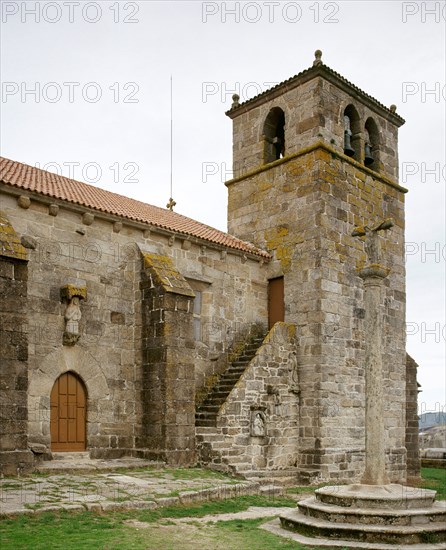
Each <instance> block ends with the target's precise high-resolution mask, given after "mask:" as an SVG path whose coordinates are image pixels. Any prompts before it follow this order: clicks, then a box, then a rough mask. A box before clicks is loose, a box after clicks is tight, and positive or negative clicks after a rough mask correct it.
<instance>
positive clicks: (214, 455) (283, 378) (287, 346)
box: [197, 323, 299, 476]
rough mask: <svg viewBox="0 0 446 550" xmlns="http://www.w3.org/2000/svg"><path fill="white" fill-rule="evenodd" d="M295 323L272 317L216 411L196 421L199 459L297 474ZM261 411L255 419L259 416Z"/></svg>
mask: <svg viewBox="0 0 446 550" xmlns="http://www.w3.org/2000/svg"><path fill="white" fill-rule="evenodd" d="M295 356H296V329H295V327H294V326H293V325H290V324H287V323H276V324H275V325H274V327H273V328H272V329H271V331H270V333H269V334H268V336H267V337H266V338H265V340H264V342H263V344H262V346H261V347H260V348H259V350H258V351H257V353H256V355H255V357H254V359H252V361H251V363H250V364H249V366H248V367H247V369H246V370H245V372H244V374H243V375H242V376H241V378H240V379H239V381H238V382H237V384H236V385H235V387H234V388H233V390H232V391H231V393H230V394H229V396H228V398H227V400H226V402H225V403H224V404H223V406H222V407H221V409H220V410H219V413H218V418H217V426H216V427H197V452H198V457H199V460H200V462H201V463H202V464H205V465H208V466H210V467H212V468H215V469H218V470H222V471H232V472H235V473H240V474H243V475H248V476H256V475H262V472H263V473H266V474H268V473H269V474H272V473H274V472H276V473H277V472H279V473H280V472H282V473H283V475H284V476H285V475H290V470H294V475H295V476H297V465H298V456H299V389H298V385H299V382H298V378H297V364H296V361H295ZM259 417H260V419H259ZM256 423H258V426H256Z"/></svg>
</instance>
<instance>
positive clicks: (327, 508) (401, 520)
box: [298, 497, 446, 525]
mask: <svg viewBox="0 0 446 550" xmlns="http://www.w3.org/2000/svg"><path fill="white" fill-rule="evenodd" d="M298 508H299V510H300V512H302V514H304V515H306V516H311V517H313V518H317V519H322V520H327V521H328V520H329V521H331V522H334V523H360V524H363V525H377V524H379V525H426V524H427V525H428V524H431V523H438V522H442V523H443V524H444V525H446V501H442V502H435V503H434V504H433V506H432V507H431V508H423V509H421V508H420V509H413V510H389V509H388V508H382V509H378V508H372V509H370V508H353V509H352V508H348V507H346V506H335V505H332V504H331V505H330V504H323V503H321V502H320V501H318V500H317V499H316V498H315V497H311V498H308V499H305V500H302V501H300V502H299V504H298Z"/></svg>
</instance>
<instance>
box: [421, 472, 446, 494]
mask: <svg viewBox="0 0 446 550" xmlns="http://www.w3.org/2000/svg"><path fill="white" fill-rule="evenodd" d="M421 477H422V480H423V482H422V484H421V487H423V488H424V489H434V491H437V500H446V469H445V468H442V469H441V468H421Z"/></svg>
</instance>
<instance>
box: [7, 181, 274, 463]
mask: <svg viewBox="0 0 446 550" xmlns="http://www.w3.org/2000/svg"><path fill="white" fill-rule="evenodd" d="M3 190H4V191H5V193H4V194H2V212H3V214H4V215H5V216H6V218H7V219H8V220H9V222H10V223H11V225H12V227H13V228H14V230H15V231H16V233H17V235H18V237H19V239H21V241H22V242H23V243H24V244H25V246H26V247H27V248H26V253H27V256H28V262H27V264H26V262H24V266H23V267H22V268H20V267H17V274H18V273H19V272H20V273H22V274H23V277H25V273H26V277H27V281H26V277H25V279H23V281H22V282H21V283H20V285H21V287H23V286H24V287H25V290H26V292H27V296H26V295H21V297H20V300H18V301H17V307H18V310H17V311H16V312H15V314H16V315H18V317H17V319H16V320H17V323H16V326H15V335H14V338H15V340H17V342H18V340H20V341H21V342H25V341H26V340H27V343H24V345H23V346H22V347H23V350H22V351H21V352H20V353H21V354H22V355H21V356H20V358H18V357H16V358H15V359H14V361H15V363H14V364H15V365H16V366H14V369H16V370H15V371H14V373H13V372H12V371H11V369H12V368H13V367H12V366H11V369H9V370H8V372H7V374H6V375H5V378H8V377H9V378H10V383H9V385H8V392H9V388H10V386H11V384H12V385H13V386H18V385H20V387H21V388H23V389H21V390H20V391H21V393H20V395H21V398H20V399H21V401H17V403H19V405H20V408H21V409H20V410H21V415H22V416H23V419H22V424H21V427H20V430H21V432H20V433H21V436H20V441H19V440H17V442H15V443H14V445H15V446H16V447H17V449H19V450H22V451H28V449H29V448H31V449H33V450H34V451H35V452H36V453H37V455H39V456H42V457H45V456H46V457H48V456H50V455H49V453H50V451H51V435H50V394H51V390H52V388H53V385H54V383H55V382H56V380H57V378H58V377H59V376H60V375H61V374H63V373H65V372H68V371H72V372H73V373H75V374H77V375H78V376H79V377H80V378H81V380H82V381H83V383H84V384H85V386H86V390H87V397H88V400H87V411H88V412H87V450H88V451H89V452H90V455H91V456H92V457H94V458H100V457H108V458H113V457H119V456H123V455H135V454H136V455H138V456H153V455H154V452H155V454H156V453H158V456H160V453H161V454H163V453H164V454H163V457H164V458H165V459H167V460H171V461H172V463H175V461H178V462H179V463H182V464H184V463H185V462H187V461H189V462H190V461H192V460H193V445H191V443H190V441H191V437H192V435H191V433H190V426H191V423H192V421H193V411H192V409H193V403H194V394H195V393H196V392H197V391H200V388H201V387H202V386H203V385H204V384H205V382H206V380H208V379H209V378H212V376H213V375H215V372H217V371H219V370H221V369H223V368H225V366H226V358H227V353H228V350H230V349H231V347H232V346H233V344H234V342H236V341H237V339H238V338H241V337H242V336H243V334H245V333H246V332H249V327H250V326H251V325H253V324H255V323H263V324H266V316H267V313H266V303H267V300H266V292H267V290H266V282H265V278H264V273H265V268H266V266H265V264H263V262H262V261H261V259H260V258H259V257H254V256H252V257H251V255H249V254H248V255H247V256H246V255H243V254H242V253H241V252H240V251H236V250H232V249H225V248H224V247H221V246H220V247H213V246H212V244H211V243H207V242H203V241H200V240H198V239H195V240H194V239H193V238H187V236H184V235H175V234H174V233H172V232H170V233H169V232H165V231H164V232H163V231H162V230H157V229H156V228H150V227H149V226H147V225H144V224H139V225H138V224H136V223H133V222H130V221H129V222H128V223H126V221H125V220H122V219H119V218H114V217H112V216H108V215H107V214H104V213H99V212H92V211H87V210H86V209H84V208H82V207H79V206H76V205H71V204H68V203H63V202H62V201H53V200H51V199H49V198H47V197H42V196H41V195H40V196H39V195H33V194H32V193H28V194H27V195H22V197H21V198H20V196H19V195H20V192H19V191H18V190H15V189H12V188H10V187H8V186H3ZM147 253H152V254H158V255H161V256H166V257H168V258H170V259H171V260H172V261H173V262H174V264H175V265H176V267H177V269H178V271H179V273H181V274H182V275H185V276H187V277H188V280H189V281H190V283H191V285H192V286H194V287H200V289H201V292H202V300H201V308H200V309H199V310H198V312H195V313H194V312H193V311H192V310H190V309H189V311H188V312H183V313H181V312H179V309H178V308H177V309H175V308H176V306H175V304H173V305H172V303H171V300H170V297H164V298H162V297H160V296H159V297H158V298H159V299H160V300H162V301H164V302H163V303H164V305H163V309H164V310H165V315H166V317H169V316H170V317H171V323H170V327H171V328H172V330H173V327H174V328H175V330H183V328H182V327H183V321H184V318H185V317H192V316H193V317H194V319H195V324H198V325H199V328H200V330H199V331H198V333H197V338H195V334H194V333H192V334H189V335H188V336H187V341H188V342H189V344H190V345H191V346H192V345H193V346H192V348H191V349H190V354H193V357H194V358H193V359H191V356H188V357H189V358H186V357H185V359H184V364H182V366H181V369H179V370H181V371H182V373H183V374H184V373H185V371H187V373H186V374H185V376H186V378H187V380H188V381H189V382H188V385H187V386H185V385H184V380H185V378H184V377H183V374H181V376H180V372H179V370H178V373H175V372H174V370H172V368H171V366H168V367H167V370H166V373H167V371H168V377H170V379H171V382H172V387H173V386H174V385H175V384H177V385H178V386H180V385H183V388H182V389H181V392H183V393H184V392H189V393H190V395H189V402H190V406H189V408H188V411H187V412H186V413H185V414H186V415H187V418H188V420H187V423H188V425H189V428H188V429H189V432H188V435H187V436H185V438H184V439H181V438H180V439H178V440H176V442H175V444H173V443H168V435H165V437H164V436H163V437H164V440H163V442H164V443H160V444H158V443H159V442H156V443H155V440H154V439H150V438H148V434H149V432H150V428H149V427H148V426H147V422H148V421H152V419H149V416H147V406H148V401H147V396H144V393H145V390H146V389H147V383H148V382H147V379H148V378H147V365H148V356H147V346H146V343H147V340H144V339H146V338H147V337H148V333H147V329H148V327H147V323H146V321H147V319H148V318H149V317H150V315H151V314H149V312H150V310H151V308H155V309H157V308H158V307H159V306H158V305H157V304H154V303H153V302H152V303H150V300H148V299H146V298H147V296H148V294H147V293H148V292H149V293H150V290H149V289H147V288H146V287H145V286H144V284H145V283H146V282H147V269H148V268H147V267H146V266H145V265H144V262H143V258H144V256H143V254H147ZM5 262H6V263H5V265H7V264H8V262H9V260H5ZM8 265H9V264H8ZM26 265H27V267H26ZM8 269H11V267H9V268H8ZM20 269H21V271H20ZM262 281H264V282H262ZM8 284H9V283H8ZM14 284H17V285H18V284H19V283H18V281H17V283H14ZM66 285H72V286H74V287H82V288H85V289H86V299H85V300H81V303H80V309H81V313H82V317H81V319H80V321H79V332H80V338H79V340H78V342H77V343H75V344H74V345H73V346H67V345H64V344H63V339H64V336H63V335H64V330H65V319H64V314H65V311H66V308H67V302H66V300H64V299H63V298H61V288H62V287H64V286H66ZM11 292H13V288H11ZM25 296H26V298H25ZM10 299H12V298H10ZM2 305H3V303H2ZM5 305H6V302H5ZM2 309H3V308H2ZM166 326H167V325H166ZM9 336H10V335H8V338H9ZM152 336H153V337H154V336H155V335H154V334H152V335H151V336H150V337H152ZM175 338H176V335H175V334H174V333H171V334H165V338H164V344H163V345H164V346H167V347H169V348H171V351H169V354H170V355H169V354H168V356H169V358H168V365H174V364H175V362H176V360H177V358H178V354H179V353H180V351H179V347H178V346H176V348H175ZM172 342H174V345H173V347H172ZM1 343H2V346H6V348H5V349H9V348H8V343H7V339H6V340H5V338H2V342H1ZM14 349H16V350H17V349H18V347H17V346H16V347H15V348H14ZM20 349H21V348H20ZM181 351H182V350H181ZM184 351H185V353H184V355H185V356H186V355H187V354H188V353H189V351H188V349H185V350H184ZM2 353H3V350H2ZM8 353H9V352H8ZM24 353H28V359H27V363H26V359H24V357H25V355H23V354H24ZM22 356H23V357H22ZM11 360H12V358H11ZM3 364H4V362H3V361H2V368H4V367H3ZM11 365H12V363H11ZM19 367H20V368H19ZM25 371H26V372H25ZM3 372H5V371H3ZM177 374H178V376H177ZM26 376H27V377H28V381H26ZM27 384H28V387H27ZM11 395H12V394H11V393H8V397H7V398H8V399H9V398H10V396H11ZM17 395H18V394H17ZM166 395H167V394H166ZM25 396H26V398H25ZM182 399H183V400H185V396H184V395H183V397H182ZM25 400H26V403H25V402H23V403H22V401H25ZM163 406H164V405H163ZM167 406H168V405H167V401H166V407H167ZM169 406H171V405H169ZM166 410H167V409H166ZM168 418H170V417H168V415H167V414H164V413H163V422H164V424H165V425H164V424H163V430H164V429H167V428H166V426H167V425H168V424H169V425H170V426H172V425H173V424H174V422H175V421H174V420H172V418H170V419H169V420H168ZM25 425H26V429H25ZM158 427H159V426H158ZM167 431H168V429H167ZM166 434H167V432H166ZM175 437H176V436H175ZM149 444H150V446H149V447H147V445H149ZM183 444H184V446H185V447H184V449H185V450H186V454H185V455H182V454H181V452H179V453H176V452H174V451H176V450H178V451H181V445H183ZM5 445H6V442H5ZM8 445H9V443H8ZM11 445H12V443H11ZM152 445H153V447H152ZM162 445H164V449H163V448H162ZM190 449H192V451H191V452H189V451H190ZM2 456H3V455H2ZM185 456H188V457H189V458H185ZM1 460H3V458H2V459H1ZM5 460H6V459H5Z"/></svg>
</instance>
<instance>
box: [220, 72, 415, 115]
mask: <svg viewBox="0 0 446 550" xmlns="http://www.w3.org/2000/svg"><path fill="white" fill-rule="evenodd" d="M323 71H326V72H327V73H329V74H332V75H333V76H335V77H336V78H338V79H339V80H340V81H341V82H343V83H344V84H347V85H348V86H350V87H351V88H353V89H354V90H356V91H357V92H359V93H360V94H362V95H363V96H364V97H366V98H367V99H368V100H370V101H371V102H372V103H374V104H375V105H377V106H378V107H379V108H381V109H384V110H385V111H386V112H387V113H388V114H390V115H392V116H393V117H396V118H398V119H399V120H401V121H402V122H404V119H403V118H402V117H401V116H400V115H398V114H397V113H395V112H393V111H392V110H391V109H390V108H389V107H386V106H385V105H384V104H383V103H381V102H380V101H378V100H377V99H376V98H374V97H373V96H371V95H370V94H368V93H367V92H364V90H362V89H361V88H359V86H356V84H353V82H350V80H348V79H347V78H345V76H342V75H341V74H340V73H338V72H337V71H335V70H334V69H332V68H331V67H329V66H328V65H326V64H325V63H323V62H321V63H319V64H318V65H313V66H311V67H308V68H307V69H304V70H303V71H300V72H299V73H297V74H295V75H294V76H290V77H289V78H287V79H286V80H283V81H282V82H279V83H278V84H276V85H275V86H272V87H271V88H268V89H267V90H265V91H263V92H260V93H259V94H257V95H255V96H254V97H251V98H250V99H247V100H246V101H243V103H238V104H237V105H234V106H233V107H231V108H230V109H229V110H228V111H226V113H225V114H226V115H228V116H229V115H231V114H233V113H235V112H236V111H237V110H238V109H239V108H241V107H246V106H247V105H249V104H250V103H251V102H254V101H256V100H258V99H259V98H261V97H263V96H266V95H268V94H269V93H271V92H272V91H273V90H277V89H279V88H281V87H282V86H285V85H286V84H289V83H290V82H292V81H294V80H296V79H298V78H301V77H302V76H304V75H306V74H309V73H311V72H314V73H315V75H317V74H318V73H319V74H320V73H321V72H323Z"/></svg>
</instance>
